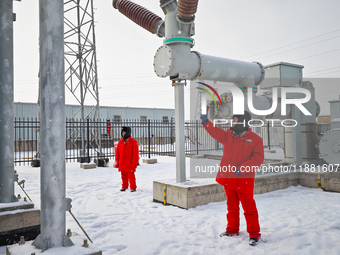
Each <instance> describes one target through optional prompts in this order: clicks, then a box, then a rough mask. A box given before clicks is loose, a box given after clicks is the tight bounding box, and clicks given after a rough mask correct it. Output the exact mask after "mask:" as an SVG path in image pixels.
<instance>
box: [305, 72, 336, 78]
mask: <svg viewBox="0 0 340 255" xmlns="http://www.w3.org/2000/svg"><path fill="white" fill-rule="evenodd" d="M339 72H340V71H335V72H329V73H323V74H316V75H311V76H309V77H315V76H316V77H317V76H322V75H326V74H332V73H339Z"/></svg>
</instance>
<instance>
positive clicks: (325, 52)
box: [288, 49, 340, 62]
mask: <svg viewBox="0 0 340 255" xmlns="http://www.w3.org/2000/svg"><path fill="white" fill-rule="evenodd" d="M339 50H340V49H336V50H331V51H326V52H323V53H319V54H314V55H311V56H308V57H303V58H297V59H293V60H289V61H288V62H294V61H297V60H301V59H306V58H312V57H316V56H321V55H325V54H328V53H332V52H336V51H339Z"/></svg>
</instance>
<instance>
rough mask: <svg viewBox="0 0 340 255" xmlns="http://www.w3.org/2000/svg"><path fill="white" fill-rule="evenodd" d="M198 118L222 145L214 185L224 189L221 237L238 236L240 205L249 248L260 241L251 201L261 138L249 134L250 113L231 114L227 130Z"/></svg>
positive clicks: (203, 118) (251, 133) (256, 219)
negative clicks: (231, 120)
mask: <svg viewBox="0 0 340 255" xmlns="http://www.w3.org/2000/svg"><path fill="white" fill-rule="evenodd" d="M207 115H208V114H206V115H201V119H202V123H203V127H204V128H205V130H206V131H207V132H208V133H209V134H210V135H211V137H213V138H215V139H216V140H217V141H218V142H219V143H221V144H223V156H222V159H221V163H220V168H219V172H218V173H217V176H216V182H218V183H219V184H221V185H223V186H224V190H225V193H226V196H227V211H228V212H227V221H228V223H227V228H226V232H223V233H222V234H221V235H220V236H221V237H222V236H237V235H239V226H240V208H239V203H240V202H241V204H242V207H243V210H244V216H245V219H246V222H247V232H248V233H249V238H250V239H249V245H251V246H255V245H257V244H258V243H259V242H260V237H261V234H260V225H259V219H258V218H259V216H258V212H257V209H256V204H255V200H254V179H255V170H256V168H258V167H259V166H261V164H262V163H263V160H264V150H263V141H262V138H261V137H259V136H258V135H256V134H255V133H253V132H252V130H251V129H250V128H249V124H248V121H249V120H251V115H250V113H249V112H247V111H245V113H244V115H234V116H233V122H232V127H231V128H229V129H228V130H227V131H225V130H223V129H221V128H219V127H216V126H214V124H213V123H212V122H210V121H209V120H208V118H207Z"/></svg>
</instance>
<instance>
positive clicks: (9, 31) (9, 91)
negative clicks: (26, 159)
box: [0, 0, 17, 203]
mask: <svg viewBox="0 0 340 255" xmlns="http://www.w3.org/2000/svg"><path fill="white" fill-rule="evenodd" d="M0 61H1V62H0V134H1V136H0V203H10V202H14V201H17V199H16V197H15V196H14V181H15V176H14V143H13V141H14V113H13V109H14V95H13V0H3V1H1V2H0Z"/></svg>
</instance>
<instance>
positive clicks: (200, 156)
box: [190, 155, 204, 159]
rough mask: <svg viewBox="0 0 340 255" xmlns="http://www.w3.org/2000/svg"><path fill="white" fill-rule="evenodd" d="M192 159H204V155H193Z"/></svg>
mask: <svg viewBox="0 0 340 255" xmlns="http://www.w3.org/2000/svg"><path fill="white" fill-rule="evenodd" d="M190 158H193V159H201V158H204V155H191V157H190Z"/></svg>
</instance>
